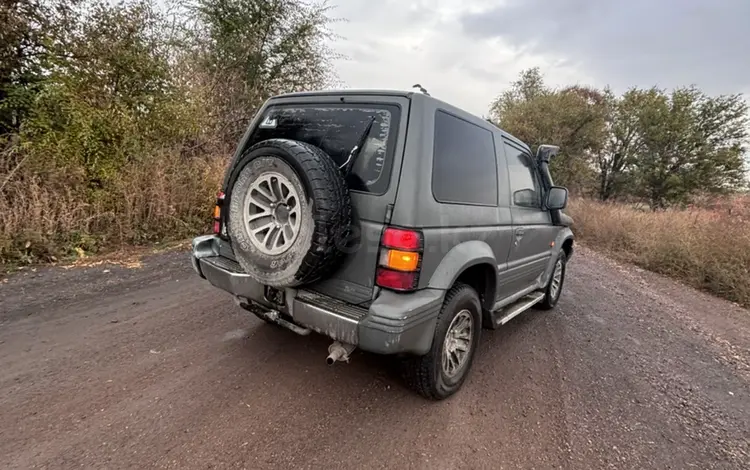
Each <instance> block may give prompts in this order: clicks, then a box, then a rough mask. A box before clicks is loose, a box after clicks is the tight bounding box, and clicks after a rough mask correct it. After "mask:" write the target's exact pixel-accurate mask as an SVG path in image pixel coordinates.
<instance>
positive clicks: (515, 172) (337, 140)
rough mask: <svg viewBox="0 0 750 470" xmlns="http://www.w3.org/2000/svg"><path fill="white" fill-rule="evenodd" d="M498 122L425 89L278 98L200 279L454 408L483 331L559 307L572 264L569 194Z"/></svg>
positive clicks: (232, 176) (259, 125) (241, 168)
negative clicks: (384, 365) (393, 371)
mask: <svg viewBox="0 0 750 470" xmlns="http://www.w3.org/2000/svg"><path fill="white" fill-rule="evenodd" d="M557 150H558V149H557V147H554V146H549V145H542V146H540V148H539V150H538V151H537V153H536V155H532V153H531V151H530V149H529V147H528V146H527V145H525V144H524V143H523V142H521V141H519V140H518V139H516V138H514V137H513V136H511V135H509V134H508V133H506V132H503V131H502V130H500V129H498V128H497V127H495V126H494V125H493V124H491V123H490V122H487V121H486V120H483V119H480V118H478V117H476V116H473V115H471V114H469V113H467V112H465V111H462V110H460V109H458V108H456V107H454V106H451V105H449V104H447V103H444V102H442V101H440V100H437V99H435V98H433V97H431V96H429V95H428V94H426V93H421V92H408V91H405V92H394V91H378V90H359V91H354V90H347V91H325V92H309V93H294V94H286V95H281V96H277V97H273V98H271V99H269V100H268V101H267V102H266V103H265V104H264V105H263V107H262V108H261V110H260V111H259V112H258V114H257V116H255V118H254V119H253V122H252V123H251V124H250V126H249V128H248V130H247V132H246V133H245V136H244V137H243V138H242V140H241V142H240V144H239V146H238V147H237V150H236V152H235V155H234V157H233V160H232V162H231V164H230V166H229V169H228V170H227V172H226V176H225V179H224V183H223V189H222V192H221V193H220V194H219V197H218V200H217V205H216V207H215V209H214V230H213V231H214V234H212V235H206V236H200V237H197V238H195V239H194V240H193V250H192V263H193V267H194V269H195V271H196V272H197V273H198V275H199V276H201V277H202V278H204V279H206V280H208V282H210V283H211V284H212V285H214V286H216V287H218V288H220V289H223V290H225V291H227V292H229V293H231V294H232V296H233V297H234V298H235V300H236V302H237V304H238V305H239V306H240V307H242V308H244V309H246V310H248V311H250V312H252V313H254V314H255V315H257V316H258V317H260V318H261V319H263V320H265V321H267V322H269V323H272V324H275V325H278V326H281V327H284V328H287V329H289V330H291V331H293V332H295V333H297V334H300V335H307V334H310V333H311V332H313V331H314V332H317V333H320V334H323V335H326V336H328V337H330V338H331V339H332V340H333V343H332V344H331V346H330V347H329V348H328V357H327V361H328V363H329V364H333V363H334V362H336V361H340V360H343V361H348V360H349V357H350V354H351V353H352V351H353V350H354V349H355V348H360V349H362V350H364V351H369V352H371V353H377V354H387V355H397V356H399V358H400V359H401V361H400V362H401V363H402V365H403V372H404V378H405V381H406V382H407V383H408V384H409V385H410V386H411V387H412V388H413V389H414V390H416V391H417V392H418V393H420V394H421V395H423V396H425V397H427V398H432V399H442V398H446V397H448V396H450V395H452V394H453V393H455V392H456V391H457V390H458V389H459V388H460V387H461V385H462V383H463V382H464V380H465V379H466V377H467V373H468V371H469V369H470V368H471V364H472V361H473V359H474V355H475V353H476V351H477V347H478V344H479V337H480V333H481V330H482V329H483V328H486V329H496V328H499V327H501V326H502V325H503V324H505V323H507V322H508V321H509V320H510V319H512V318H513V317H515V316H516V315H518V314H519V313H521V312H523V311H525V310H527V309H529V308H531V307H536V308H542V309H551V308H552V307H554V306H555V304H556V303H557V300H558V298H559V297H560V292H561V289H562V285H563V281H564V279H565V264H566V262H567V261H568V260H569V259H570V257H571V255H572V253H573V234H572V232H571V230H570V228H569V227H570V224H571V223H572V220H571V219H570V218H569V217H568V216H567V215H565V214H564V213H562V209H564V207H565V205H566V203H567V198H568V192H567V190H566V189H565V188H562V187H559V186H554V185H553V183H552V179H551V177H550V173H549V169H548V164H549V161H550V158H551V157H553V156H554V155H555V154H556V153H557Z"/></svg>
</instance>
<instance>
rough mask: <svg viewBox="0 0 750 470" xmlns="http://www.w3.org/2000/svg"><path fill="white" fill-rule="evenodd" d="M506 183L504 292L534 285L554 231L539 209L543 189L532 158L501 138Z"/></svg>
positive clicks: (542, 269) (537, 279)
mask: <svg viewBox="0 0 750 470" xmlns="http://www.w3.org/2000/svg"><path fill="white" fill-rule="evenodd" d="M503 148H504V150H505V156H506V161H507V165H508V175H509V180H510V181H509V183H510V195H511V201H510V203H511V204H510V208H511V220H512V222H513V238H512V242H511V248H510V254H509V256H508V265H507V273H506V276H505V277H506V279H505V282H506V286H507V290H509V291H512V292H514V293H515V292H518V291H520V290H523V289H527V288H530V287H531V286H534V285H535V284H537V283H538V281H539V279H540V277H541V276H542V274H543V273H544V270H545V269H546V267H547V265H548V262H549V259H550V256H552V245H551V243H552V242H553V241H554V239H555V228H554V226H553V225H552V219H551V216H550V213H549V211H547V210H544V209H543V207H542V199H543V189H542V185H541V179H540V176H539V172H538V170H537V169H536V167H535V165H534V159H533V157H532V156H531V154H530V153H529V152H528V151H527V150H526V149H523V148H521V147H520V146H518V145H516V144H515V143H514V142H511V141H508V140H505V139H504V144H503Z"/></svg>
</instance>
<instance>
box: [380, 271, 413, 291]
mask: <svg viewBox="0 0 750 470" xmlns="http://www.w3.org/2000/svg"><path fill="white" fill-rule="evenodd" d="M417 279H418V273H416V272H411V273H405V272H402V271H392V270H390V269H385V268H378V272H377V275H376V276H375V282H376V283H377V284H378V285H379V286H380V287H385V288H386V289H393V290H401V291H408V290H413V289H415V288H416V287H417Z"/></svg>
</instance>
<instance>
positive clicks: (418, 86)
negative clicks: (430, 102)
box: [412, 83, 430, 96]
mask: <svg viewBox="0 0 750 470" xmlns="http://www.w3.org/2000/svg"><path fill="white" fill-rule="evenodd" d="M412 88H419V91H420V92H421V93H424V94H425V95H427V96H430V94H429V93H427V90H425V89H424V88H423V87H422V85H420V84H419V83H417V84H416V85H412Z"/></svg>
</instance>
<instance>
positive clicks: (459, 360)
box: [442, 309, 474, 378]
mask: <svg viewBox="0 0 750 470" xmlns="http://www.w3.org/2000/svg"><path fill="white" fill-rule="evenodd" d="M473 333H474V317H473V316H472V315H471V312H470V311H469V310H467V309H464V310H461V311H460V312H458V314H457V315H456V316H455V317H453V320H452V321H451V324H450V326H448V331H447V332H446V334H445V340H444V341H443V355H442V366H443V373H444V374H445V375H446V376H448V377H450V378H453V377H455V376H456V375H457V373H458V371H459V370H461V368H463V366H464V365H465V364H466V362H467V360H468V358H469V352H470V351H471V346H472V341H473V338H474V335H473Z"/></svg>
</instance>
